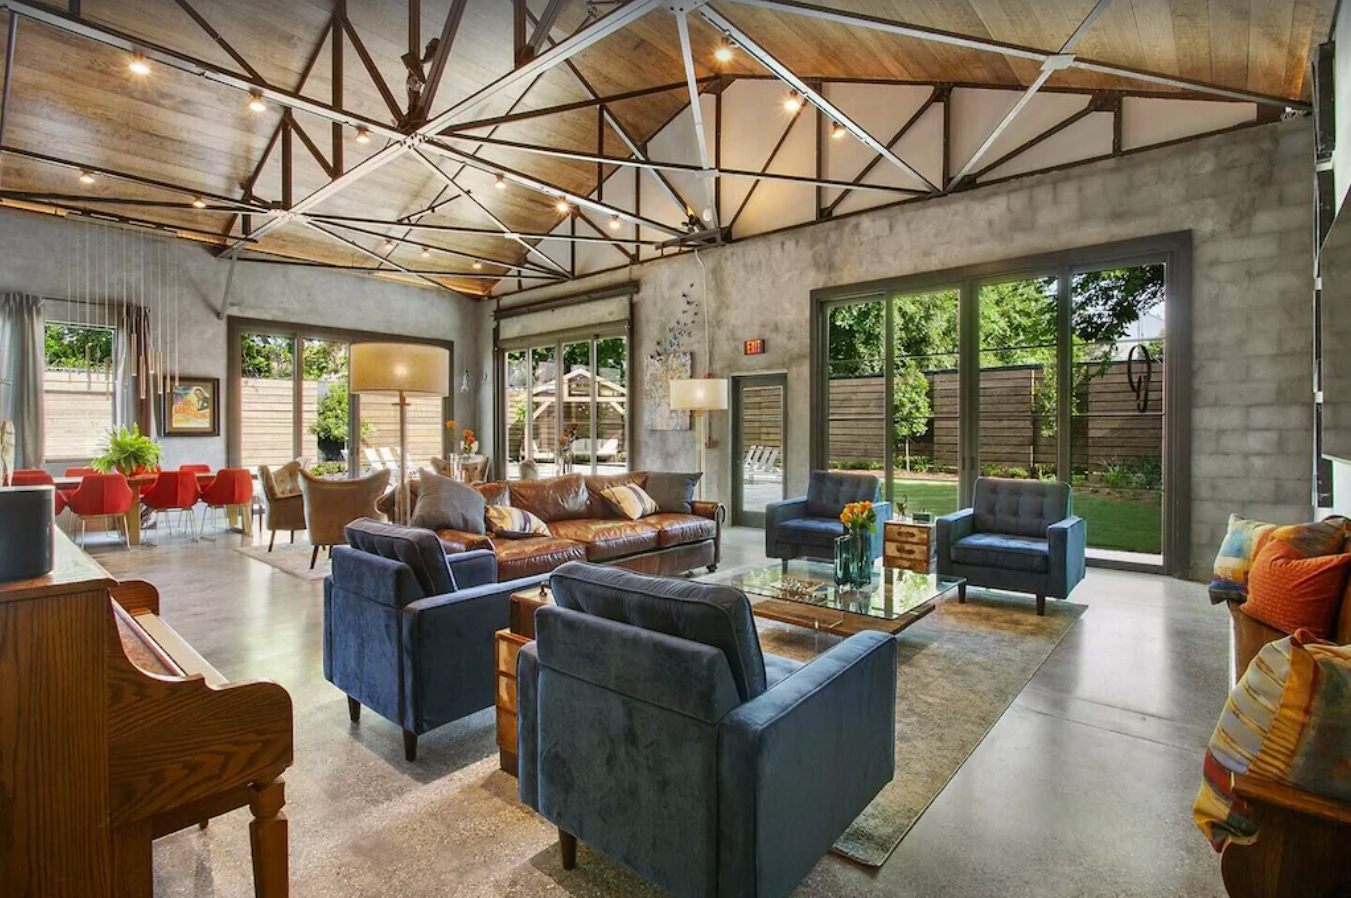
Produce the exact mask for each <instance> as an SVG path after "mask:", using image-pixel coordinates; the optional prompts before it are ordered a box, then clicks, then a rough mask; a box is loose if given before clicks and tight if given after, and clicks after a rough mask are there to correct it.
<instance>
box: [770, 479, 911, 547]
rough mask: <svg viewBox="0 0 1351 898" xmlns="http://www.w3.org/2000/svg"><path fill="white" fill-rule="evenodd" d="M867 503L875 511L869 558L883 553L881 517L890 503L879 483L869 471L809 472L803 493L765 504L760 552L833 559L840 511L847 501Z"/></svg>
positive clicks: (840, 531)
mask: <svg viewBox="0 0 1351 898" xmlns="http://www.w3.org/2000/svg"><path fill="white" fill-rule="evenodd" d="M864 501H867V502H871V503H873V506H874V508H875V509H876V511H877V529H876V532H874V533H873V557H874V558H881V557H882V522H883V521H885V520H886V519H887V518H889V517H891V504H890V503H888V502H883V501H882V482H881V481H880V480H878V479H877V478H876V477H874V476H873V475H871V474H850V473H845V472H841V471H812V472H811V475H810V478H809V479H808V481H807V495H805V496H802V497H800V498H797V499H785V500H783V501H782V502H771V503H769V504H768V505H766V506H765V554H766V555H768V556H769V557H770V558H779V559H782V560H783V561H789V560H790V559H793V558H798V557H800V556H803V555H806V556H808V557H811V558H826V559H833V558H834V557H835V540H836V539H837V538H839V537H841V536H844V524H842V523H840V512H842V511H844V507H845V506H846V505H848V504H849V503H850V502H864Z"/></svg>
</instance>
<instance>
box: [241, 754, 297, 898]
mask: <svg viewBox="0 0 1351 898" xmlns="http://www.w3.org/2000/svg"><path fill="white" fill-rule="evenodd" d="M252 790H253V794H252V796H251V797H250V800H249V809H250V810H251V811H252V812H253V820H252V821H251V822H250V823H249V842H250V844H251V847H252V849H253V894H254V895H255V896H256V898H286V896H287V894H288V889H289V886H290V873H289V866H290V863H289V862H290V858H289V857H288V849H287V837H286V835H287V834H286V830H287V824H286V812H285V811H284V810H283V808H284V806H285V805H286V786H285V784H284V783H283V781H282V778H281V777H277V778H276V779H275V780H273V781H272V782H270V783H257V784H254V785H253V786H252Z"/></svg>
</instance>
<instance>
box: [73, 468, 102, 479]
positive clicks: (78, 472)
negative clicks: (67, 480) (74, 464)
mask: <svg viewBox="0 0 1351 898" xmlns="http://www.w3.org/2000/svg"><path fill="white" fill-rule="evenodd" d="M97 473H98V471H95V470H94V469H93V468H66V476H67V477H88V476H89V475H90V474H97Z"/></svg>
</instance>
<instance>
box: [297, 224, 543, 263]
mask: <svg viewBox="0 0 1351 898" xmlns="http://www.w3.org/2000/svg"><path fill="white" fill-rule="evenodd" d="M308 220H309V221H312V222H317V223H319V224H326V225H332V226H333V227H339V228H344V229H346V230H348V231H353V232H355V233H357V234H364V235H366V236H367V237H375V238H377V239H380V240H394V241H396V242H398V243H402V244H407V245H408V246H416V247H417V248H418V249H429V250H434V251H435V252H438V253H443V254H444V255H447V256H454V257H455V258H457V259H468V260H469V261H471V262H482V263H483V264H484V265H494V266H496V267H498V268H505V269H507V270H509V271H534V272H537V273H539V274H551V272H550V271H549V270H548V269H546V268H544V267H542V266H539V265H530V264H528V263H526V264H522V263H518V262H504V261H502V260H501V259H494V258H492V257H491V256H480V255H477V254H475V253H467V252H465V251H464V250H459V249H446V248H445V247H444V246H438V245H437V244H435V243H424V242H423V241H421V240H410V239H409V238H407V237H390V236H389V235H387V234H383V233H381V232H380V231H372V230H368V229H367V228H365V227H362V226H361V225H358V224H353V223H351V222H347V221H335V220H334V219H331V218H317V217H315V218H310V219H308ZM377 255H379V254H378V253H377ZM382 258H384V259H388V258H389V257H388V256H382Z"/></svg>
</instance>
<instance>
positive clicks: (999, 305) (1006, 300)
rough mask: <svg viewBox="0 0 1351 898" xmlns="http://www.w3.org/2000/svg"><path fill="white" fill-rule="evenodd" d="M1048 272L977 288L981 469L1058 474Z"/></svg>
mask: <svg viewBox="0 0 1351 898" xmlns="http://www.w3.org/2000/svg"><path fill="white" fill-rule="evenodd" d="M1056 285H1057V280H1056V279H1055V278H1052V277H1047V278H1033V279H1028V280H1017V281H1008V282H1007V283H1002V284H987V285H985V286H983V287H981V288H980V293H979V296H980V446H979V453H980V456H979V461H980V473H981V474H984V475H987V476H991V477H1016V478H1023V479H1027V478H1036V477H1041V478H1054V477H1055V476H1056V409H1057V398H1056V374H1055V359H1056V289H1057V287H1056Z"/></svg>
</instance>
